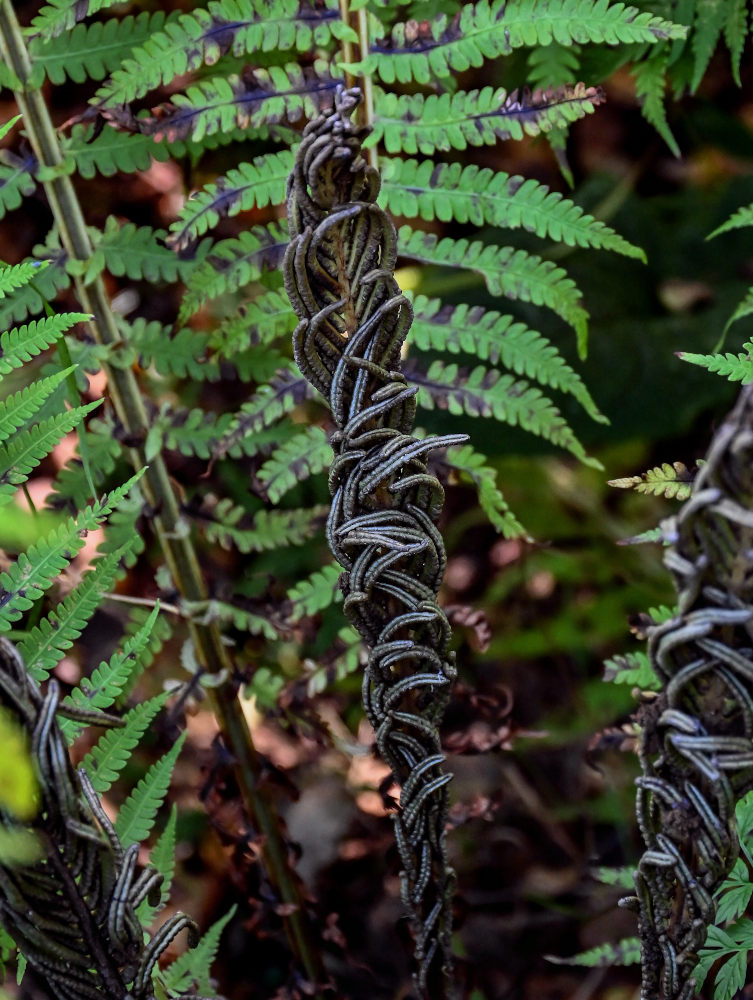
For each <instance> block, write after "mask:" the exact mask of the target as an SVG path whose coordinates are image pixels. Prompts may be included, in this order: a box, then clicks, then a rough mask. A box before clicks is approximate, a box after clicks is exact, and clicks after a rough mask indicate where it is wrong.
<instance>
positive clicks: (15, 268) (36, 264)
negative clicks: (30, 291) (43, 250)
mask: <svg viewBox="0 0 753 1000" xmlns="http://www.w3.org/2000/svg"><path fill="white" fill-rule="evenodd" d="M49 263H50V262H49V261H46V260H24V261H22V262H21V263H20V264H2V265H0V298H5V296H6V295H10V294H11V292H15V291H17V290H18V289H20V288H24V287H25V286H28V285H29V283H30V282H31V281H32V280H33V279H35V278H38V277H39V276H40V275H41V274H42V272H43V271H44V270H45V269H46V268H47V267H48V266H49Z"/></svg>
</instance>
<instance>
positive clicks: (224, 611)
mask: <svg viewBox="0 0 753 1000" xmlns="http://www.w3.org/2000/svg"><path fill="white" fill-rule="evenodd" d="M200 620H201V621H202V622H204V623H209V622H220V623H222V624H223V625H232V626H233V627H234V628H237V629H238V631H239V632H244V633H246V634H247V635H261V636H264V638H265V639H269V640H275V639H279V638H280V635H279V630H278V629H277V628H276V627H275V626H274V625H273V624H272V622H271V621H270V620H269V618H267V617H265V616H264V615H262V614H257V613H256V612H255V611H250V610H249V609H248V608H241V607H239V605H237V604H230V603H229V602H228V601H218V600H215V599H212V600H211V601H207V604H206V613H205V614H204V615H203V616H202V617H201V619H200ZM208 676H209V675H205V676H204V677H203V678H202V682H203V683H205V684H206V683H207V680H208Z"/></svg>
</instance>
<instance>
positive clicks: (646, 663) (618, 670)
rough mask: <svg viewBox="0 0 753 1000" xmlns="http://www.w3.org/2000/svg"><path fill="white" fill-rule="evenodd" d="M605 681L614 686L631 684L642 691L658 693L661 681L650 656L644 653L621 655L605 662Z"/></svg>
mask: <svg viewBox="0 0 753 1000" xmlns="http://www.w3.org/2000/svg"><path fill="white" fill-rule="evenodd" d="M604 680H605V681H611V682H612V683H613V684H630V685H631V686H635V687H639V688H640V689H641V691H658V690H660V689H661V681H660V680H659V678H658V677H657V676H656V674H655V673H654V670H653V668H652V666H651V661H650V660H649V658H648V655H647V654H646V653H644V652H643V651H637V652H634V653H621V654H620V655H619V656H613V657H611V658H610V659H609V660H605V661H604Z"/></svg>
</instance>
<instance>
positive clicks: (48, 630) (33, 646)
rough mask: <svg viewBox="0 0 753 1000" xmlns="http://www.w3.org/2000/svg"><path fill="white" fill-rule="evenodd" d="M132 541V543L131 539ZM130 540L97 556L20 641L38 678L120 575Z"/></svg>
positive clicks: (43, 677)
mask: <svg viewBox="0 0 753 1000" xmlns="http://www.w3.org/2000/svg"><path fill="white" fill-rule="evenodd" d="M128 544H129V543H128ZM128 544H127V545H126V546H123V547H122V548H120V549H118V550H116V551H115V552H111V553H110V554H109V555H106V556H104V557H103V558H100V559H98V560H97V561H96V562H95V563H94V565H93V566H92V568H91V569H89V570H87V571H86V573H84V575H83V577H82V579H81V583H80V584H79V585H78V587H76V589H75V590H74V591H72V592H71V593H70V594H68V596H67V597H66V598H65V599H64V600H63V601H61V602H60V603H59V604H58V605H57V606H56V607H55V609H54V610H53V611H51V612H50V613H49V615H48V616H47V617H46V618H43V619H42V620H41V621H40V622H39V624H38V625H35V626H34V627H33V628H32V629H31V630H30V631H29V632H28V633H27V634H26V636H25V637H24V638H23V640H22V641H21V642H20V643H19V646H18V650H19V652H20V653H21V656H22V657H23V660H24V663H25V664H26V669H27V670H28V671H29V673H30V674H31V676H32V677H33V678H34V680H35V681H39V682H41V681H44V680H46V678H47V676H48V675H49V673H50V671H51V670H54V668H55V667H56V666H57V664H58V663H59V662H60V660H62V658H63V656H64V655H65V653H66V652H67V650H69V649H70V648H71V646H72V645H73V643H74V642H75V641H76V640H77V639H78V638H79V636H80V635H81V633H82V632H83V630H84V628H85V627H86V623H87V622H88V621H89V619H90V618H91V616H92V615H93V614H94V612H95V611H96V610H97V608H98V606H99V604H100V600H101V596H102V594H103V593H104V592H105V591H106V590H111V589H112V586H113V584H114V582H115V580H116V579H117V578H118V576H119V575H121V572H120V564H121V560H122V559H123V557H124V555H125V553H126V550H127V547H128Z"/></svg>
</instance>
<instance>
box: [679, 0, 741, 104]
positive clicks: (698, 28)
mask: <svg viewBox="0 0 753 1000" xmlns="http://www.w3.org/2000/svg"><path fill="white" fill-rule="evenodd" d="M735 5H736V0H732V2H731V3H730V0H696V9H695V21H694V22H693V31H692V32H691V35H690V47H691V50H692V52H693V77H692V79H691V81H690V89H691V91H692V92H693V93H695V91H696V90H697V89H698V85H699V84H700V82H701V80H702V79H703V74H704V73H705V72H706V70H707V68H708V65H709V63H710V62H711V57H712V55H713V54H714V49H716V46H717V43H718V41H719V39H720V38H721V35H722V30H723V28H724V26H725V24H726V23H727V18H728V16H729V12H730V8H733V7H734V6H735Z"/></svg>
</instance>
